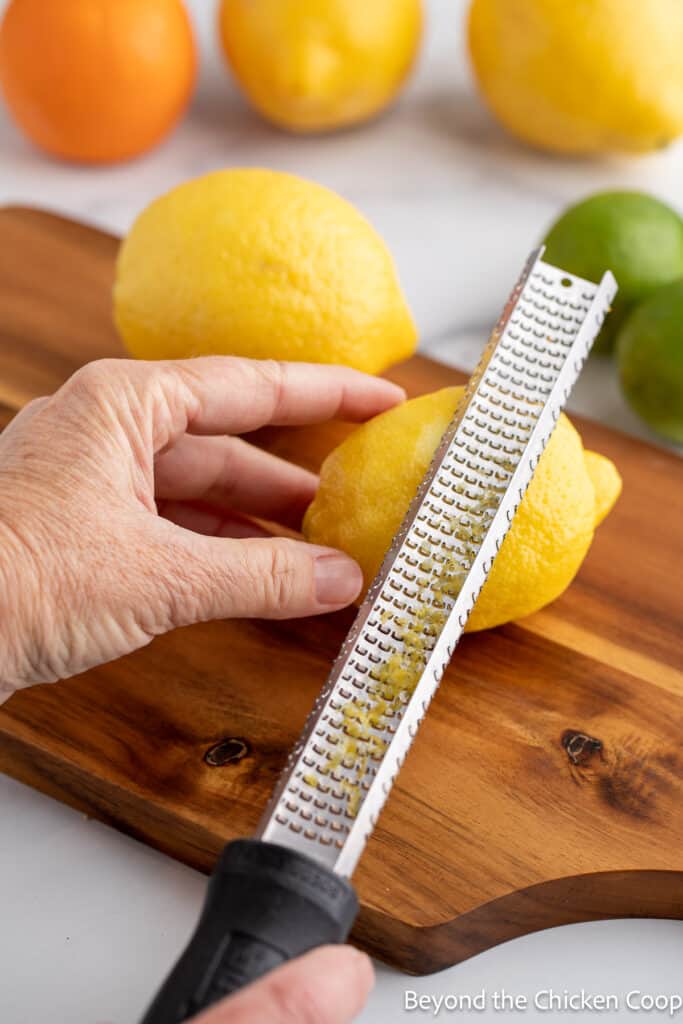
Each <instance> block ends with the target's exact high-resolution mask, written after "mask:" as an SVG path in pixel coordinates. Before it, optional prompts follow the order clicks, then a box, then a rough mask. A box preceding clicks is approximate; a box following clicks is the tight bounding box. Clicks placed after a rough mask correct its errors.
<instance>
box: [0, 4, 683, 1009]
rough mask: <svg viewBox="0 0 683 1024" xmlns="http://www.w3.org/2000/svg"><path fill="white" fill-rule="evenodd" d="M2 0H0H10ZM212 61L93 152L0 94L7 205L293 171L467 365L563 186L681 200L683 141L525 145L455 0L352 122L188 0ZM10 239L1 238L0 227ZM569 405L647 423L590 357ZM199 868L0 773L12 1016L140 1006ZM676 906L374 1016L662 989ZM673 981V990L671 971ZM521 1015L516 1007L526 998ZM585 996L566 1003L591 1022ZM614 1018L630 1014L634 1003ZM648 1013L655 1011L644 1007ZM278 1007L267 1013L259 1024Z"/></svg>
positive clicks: (561, 942) (74, 209)
mask: <svg viewBox="0 0 683 1024" xmlns="http://www.w3.org/2000/svg"><path fill="white" fill-rule="evenodd" d="M4 6H5V2H4V0H0V10H1V9H2V8H3V7H4ZM190 6H191V7H192V9H193V12H194V13H195V16H196V21H197V25H198V29H199V32H200V35H201V39H202V47H203V52H204V67H203V71H202V78H201V83H200V89H199V92H198V95H197V98H196V101H195V103H194V105H193V109H192V111H191V114H190V116H189V117H188V119H187V120H186V121H185V122H184V124H183V125H182V126H181V127H180V129H179V130H178V131H177V132H176V134H175V135H174V136H173V137H172V138H171V139H170V140H169V141H168V142H167V143H166V144H165V145H164V146H163V147H161V148H160V149H159V150H157V151H156V152H154V153H152V154H151V155H149V156H148V157H145V158H144V159H141V160H138V161H136V162H134V163H131V164H129V165H126V166H121V167H115V168H105V169H101V170H93V169H81V168H75V167H71V166H67V165H62V164H57V163H51V162H49V161H48V160H46V159H44V158H43V157H42V156H40V155H39V154H38V153H36V152H35V151H34V150H33V149H32V148H31V147H30V146H29V145H28V144H27V143H25V142H24V141H23V139H22V138H21V137H20V136H19V135H18V134H17V133H16V131H15V130H14V129H13V127H12V126H11V125H10V124H9V122H8V121H7V119H6V118H5V116H4V114H3V112H2V111H1V110H0V203H2V204H6V203H24V204H26V203H29V204H33V205H40V206H46V207H50V208H53V209H56V210H59V211H62V212H66V213H68V214H71V215H73V216H75V217H78V218H80V219H83V220H87V221H91V222H93V223H95V224H98V225H100V226H103V227H105V228H108V229H110V230H115V231H119V232H121V231H125V230H126V229H127V227H128V226H129V225H130V223H131V221H132V219H133V218H134V217H135V215H136V214H137V212H138V211H139V210H140V209H141V208H142V207H143V206H144V205H145V204H146V203H147V202H148V201H149V200H150V199H151V198H152V197H154V196H156V195H157V194H158V193H160V192H163V191H165V190H166V189H167V188H169V187H171V186H172V185H174V184H176V183H177V182H180V181H182V180H184V179H186V178H188V177H192V176H195V175H198V174H201V173H203V172H204V171H208V170H212V169H215V168H217V167H221V166H228V165H235V164H241V165H261V166H268V167H274V168H280V169H282V170H288V171H293V172H296V173H300V174H303V175H306V176H308V177H311V178H314V179H316V180H318V181H320V182H322V183H323V184H326V185H328V186H330V187H332V188H334V189H336V190H337V191H339V192H340V193H342V194H343V195H344V196H345V197H347V198H348V199H350V200H351V201H353V202H354V203H355V204H356V205H357V206H358V207H360V209H361V210H363V211H364V212H365V213H366V214H367V216H368V217H369V218H370V220H371V221H372V222H373V223H374V225H375V226H376V227H377V228H378V230H379V231H380V232H381V234H382V235H383V236H384V238H385V239H386V240H387V242H388V244H389V246H390V247H391V249H392V251H393V253H394V256H395V258H396V261H397V263H398V267H399V272H400V275H401V279H402V281H403V285H404V287H405V290H406V292H407V295H408V299H409V302H410V304H411V306H412V308H413V311H414V313H415V315H416V318H417V322H418V325H419V328H420V334H421V338H422V347H423V349H424V350H425V351H427V352H429V353H431V354H433V355H435V356H437V357H438V358H440V359H443V360H444V361H448V362H452V363H453V364H455V365H458V366H461V367H463V368H465V369H467V368H469V367H471V366H472V365H473V364H474V362H476V358H477V355H478V352H479V350H480V347H481V344H482V342H483V341H484V339H485V337H486V334H487V332H488V329H489V328H490V326H491V324H492V323H493V321H494V320H495V319H496V317H497V315H498V313H499V310H500V306H501V304H502V301H503V299H504V298H505V296H506V295H507V293H508V291H509V289H510V286H511V284H512V282H513V280H514V279H515V277H516V276H517V273H518V270H519V267H520V265H521V263H522V260H523V258H524V256H525V255H526V253H527V252H528V250H529V249H530V248H531V247H532V246H533V245H534V244H536V243H537V242H538V240H539V238H540V237H541V236H542V235H543V233H544V230H545V228H546V226H547V225H548V224H549V223H550V222H551V221H552V219H553V218H554V217H555V216H556V215H557V213H558V212H559V210H560V209H561V208H562V207H563V206H564V205H565V204H566V203H568V202H570V201H574V200H575V199H576V198H578V197H580V196H582V195H584V194H587V193H590V192H592V191H595V190H597V189H600V188H610V187H622V188H623V187H625V188H640V189H646V190H650V191H653V192H654V193H656V194H657V195H659V196H661V197H662V198H664V199H667V200H669V201H670V202H672V203H674V204H675V205H677V206H678V207H679V208H683V148H681V147H680V146H679V147H676V148H674V149H672V150H670V151H668V152H667V153H663V154H657V155H655V156H652V157H647V158H644V159H640V160H611V161H605V162H602V163H595V162H593V163H582V162H573V161H560V160H556V159H552V158H550V157H548V156H545V155H543V154H538V153H535V152H532V151H529V150H526V149H523V148H522V147H520V146H518V145H516V144H515V143H514V141H512V140H510V139H508V138H506V137H505V136H504V135H503V134H502V133H501V131H500V130H499V129H498V128H497V127H496V126H495V125H494V124H493V123H492V122H491V121H490V119H489V118H488V116H487V115H486V113H485V111H484V110H483V109H482V107H481V105H480V103H479V102H478V100H477V99H476V98H475V97H474V96H473V95H472V92H471V86H470V84H469V81H468V71H467V64H466V59H465V56H464V51H463V47H462V33H461V23H462V13H463V9H464V7H465V4H464V2H463V0H431V3H429V9H430V15H431V17H430V23H429V29H428V36H427V39H426V44H425V46H424V48H423V53H422V58H421V62H420V67H419V69H418V72H417V74H416V75H415V77H414V79H413V81H412V83H411V85H410V87H409V88H408V90H407V92H406V93H405V94H404V97H403V99H402V101H401V103H400V104H399V105H398V107H397V108H395V109H394V110H393V111H392V112H391V113H390V114H389V115H388V116H386V117H384V118H382V119H381V120H379V121H377V122H376V123H374V124H371V125H369V126H367V127H365V128H361V129H359V130H356V131H353V132H345V133H343V134H340V135H336V136H334V135H331V136H327V137H324V138H306V139H298V138H290V137H288V136H286V135H284V134H282V133H280V132H278V131H276V130H274V129H271V128H269V127H268V126H266V125H264V124H263V123H262V122H260V121H259V120H258V119H257V118H256V117H255V116H254V115H252V114H251V113H250V112H249V111H248V110H246V108H245V107H244V105H243V103H242V101H241V100H240V99H239V97H238V96H237V95H236V93H235V91H234V88H233V86H232V85H231V83H230V81H229V79H228V76H227V74H226V72H225V71H224V70H223V68H222V66H221V61H220V58H219V56H218V53H217V50H216V43H215V39H214V36H213V32H212V20H213V8H214V4H213V3H210V2H209V0H192V2H191V3H190ZM0 244H2V239H0ZM571 408H573V409H574V410H575V411H580V412H582V413H586V414H588V415H590V416H593V417H594V418H596V419H600V420H602V421H604V422H606V423H609V424H610V425H612V426H615V427H618V428H619V429H622V430H627V431H630V432H632V433H634V434H638V435H639V436H642V437H647V438H649V439H650V440H653V438H651V437H650V436H649V434H648V432H647V431H646V430H645V428H643V427H642V426H641V425H640V424H639V422H638V421H637V419H636V418H635V416H634V415H633V414H632V413H630V411H629V410H628V409H627V408H626V407H625V405H624V403H623V401H622V399H621V397H620V395H619V391H618V387H617V384H616V380H615V374H614V372H613V369H612V368H611V367H610V365H609V363H601V362H596V361H593V362H591V363H590V365H589V366H588V367H587V368H586V370H585V371H584V375H583V377H582V379H581V381H580V384H579V386H578V387H577V390H576V392H575V394H574V396H573V399H572V402H571ZM203 890H204V879H203V878H202V877H201V876H200V875H198V874H197V873H195V872H193V871H190V870H189V869H187V868H185V867H183V866H181V865H179V864H176V863H175V862H173V861H172V860H170V859H168V858H167V857H164V856H162V855H161V854H159V853H157V852H155V851H153V850H150V849H147V848H146V847H145V846H143V845H141V844H139V843H136V842H134V841H133V840H131V839H128V838H126V837H125V836H121V835H119V834H118V833H117V832H115V831H113V830H111V829H108V828H105V827H104V826H102V825H99V824H97V823H95V822H91V821H87V820H85V819H84V818H83V817H82V816H80V815H78V814H76V813H74V812H73V811H71V810H68V809H67V808H65V807H62V806H61V805H60V804H57V803H55V802H53V801H51V800H49V799H47V798H46V797H43V796H41V795H39V794H36V793H34V792H32V791H30V790H28V789H26V788H24V787H22V786H20V785H18V784H17V783H14V782H12V781H10V780H9V779H5V778H2V777H0V1021H1V1022H2V1024H39V1022H41V1021H49V1022H50V1024H134V1022H135V1021H136V1020H137V1019H138V1017H139V1014H140V1012H141V1010H142V1008H143V1006H144V1004H145V1002H146V1001H147V999H148V997H149V996H150V994H151V993H152V990H153V989H154V987H155V984H156V982H157V981H158V980H159V979H160V978H161V976H162V975H163V974H164V972H165V971H166V969H167V968H168V967H169V966H170V964H171V962H172V960H173V958H174V956H175V955H176V954H177V952H178V951H179V949H180V947H181V946H182V944H183V942H184V941H185V939H186V938H187V936H188V934H189V932H190V929H191V927H192V925H193V923H194V920H195V918H196V915H197V913H198V909H199V906H200V903H201V899H202V894H203ZM682 942H683V923H680V922H670V921H640V922H639V921H613V922H598V923H594V924H585V925H574V926H572V927H568V928H562V929H555V930H553V931H549V932H543V933H540V934H537V935H532V936H528V937H526V938H524V939H519V940H517V941H515V942H511V943H508V944H506V945H504V946H500V947H498V948H497V949H494V950H491V951H490V952H488V953H485V954H483V955H481V956H479V957H475V958H474V959H472V960H470V961H468V962H466V963H464V964H461V965H459V966H457V967H454V968H451V969H450V970H448V971H445V972H443V973H442V974H440V975H433V976H431V977H429V978H425V979H410V978H406V977H404V976H402V975H400V974H398V973H396V972H394V971H391V970H389V969H386V968H380V969H379V976H378V985H377V988H376V990H375V993H374V994H373V996H372V998H371V1000H370V1003H369V1005H368V1007H367V1009H366V1011H365V1012H364V1013H363V1015H362V1016H361V1018H359V1019H360V1021H361V1022H362V1024H395V1022H397V1021H398V1020H403V1019H404V1017H405V1019H406V1020H422V1019H424V1020H428V1019H433V1018H432V1017H430V1016H429V1014H428V1013H423V1012H419V1011H412V1012H408V1011H403V1010H402V1006H403V993H404V990H405V989H407V988H410V989H415V990H418V991H419V992H420V993H426V994H432V995H446V994H448V993H460V994H469V995H472V996H474V995H476V994H477V993H479V992H481V990H482V989H486V990H487V993H488V997H489V999H488V1009H487V1011H486V1012H484V1013H482V1012H479V1013H477V1012H471V1013H467V1012H461V1013H458V1014H452V1013H446V1011H445V1010H444V1011H443V1012H442V1013H441V1014H440V1018H438V1019H443V1018H446V1019H451V1018H452V1017H457V1019H459V1020H489V1019H499V1018H502V1017H504V1016H505V1014H503V1013H494V1011H493V1008H492V1005H491V995H492V993H493V992H494V991H500V990H501V989H505V990H506V991H507V992H510V993H512V994H513V995H522V996H523V995H526V996H527V997H528V998H529V1002H530V1008H529V1009H528V1010H527V1011H526V1012H523V1013H520V1014H519V1016H520V1017H522V1018H523V1019H525V1020H526V1019H536V1018H538V1019H547V1018H548V1017H549V1016H550V1015H549V1014H548V1013H545V1012H543V1011H542V1010H540V1009H539V1010H534V1009H533V997H534V994H535V993H536V992H539V991H541V990H544V989H550V988H552V989H554V990H555V991H558V992H560V993H561V992H562V991H563V990H565V989H566V990H568V991H569V992H572V993H574V992H580V991H581V989H584V990H585V991H587V992H589V993H593V994H596V993H597V994H611V993H613V994H615V995H617V996H619V999H620V1003H622V1004H623V1000H624V998H625V996H626V994H627V993H628V992H629V991H631V990H634V989H641V990H642V991H644V992H650V993H654V994H658V993H668V992H672V991H675V990H676V984H677V982H678V984H679V986H680V975H681V971H680V964H681V943H682ZM679 991H680V988H679ZM515 1016H517V1014H515ZM594 1016H595V1013H594V1012H590V1011H588V1010H583V1011H578V1012H573V1013H571V1019H573V1020H576V1021H589V1020H593V1018H594ZM604 1016H605V1017H607V1018H608V1019H618V1018H621V1019H623V1018H624V1017H625V1016H629V1017H630V1016H631V1014H630V1013H629V1012H628V1010H626V1009H622V1010H620V1011H619V1013H618V1014H615V1013H605V1014H604ZM643 1016H647V1017H648V1019H650V1020H651V1019H653V1018H655V1019H663V1018H664V1017H665V1016H666V1014H665V1013H657V1012H654V1013H651V1014H649V1015H645V1014H644V1015H643ZM264 1024H267V1022H264Z"/></svg>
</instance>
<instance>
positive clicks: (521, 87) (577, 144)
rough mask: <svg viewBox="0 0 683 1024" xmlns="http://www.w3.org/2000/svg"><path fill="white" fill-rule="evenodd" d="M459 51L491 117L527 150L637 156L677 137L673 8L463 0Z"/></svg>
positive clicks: (679, 68)
mask: <svg viewBox="0 0 683 1024" xmlns="http://www.w3.org/2000/svg"><path fill="white" fill-rule="evenodd" d="M469 48H470V55H471V59H472V64H473V67H474V71H475V75H476V77H477V80H478V82H479V86H480V88H481V91H482V93H483V96H484V99H485V100H486V102H487V103H488V105H489V107H490V108H491V110H492V112H493V113H494V114H495V116H496V117H497V118H498V119H499V120H500V121H501V123H502V124H503V125H504V126H505V127H506V128H507V129H508V130H509V131H510V132H511V133H512V134H513V135H516V136H517V137H518V138H520V139H522V140H524V141H525V142H528V143H531V144H532V145H534V146H539V147H541V148H542V149H548V150H552V151H555V152H559V153H575V154H588V153H609V152H612V151H617V152H636V153H637V152H645V151H647V150H652V149H659V148H661V147H662V146H665V145H667V144H668V143H669V142H671V141H672V140H673V139H675V138H676V137H677V136H678V135H680V134H681V132H683V60H681V53H683V4H681V3H680V0H647V2H643V0H591V2H586V0H581V2H575V3H570V2H567V0H473V2H472V6H471V8H470V16H469Z"/></svg>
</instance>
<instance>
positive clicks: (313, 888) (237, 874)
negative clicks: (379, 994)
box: [142, 839, 358, 1024]
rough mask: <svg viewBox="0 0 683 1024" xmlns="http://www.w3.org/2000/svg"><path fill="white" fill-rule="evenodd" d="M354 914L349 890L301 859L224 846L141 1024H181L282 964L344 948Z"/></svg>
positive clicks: (252, 843) (242, 845)
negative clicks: (188, 932) (189, 931)
mask: <svg viewBox="0 0 683 1024" xmlns="http://www.w3.org/2000/svg"><path fill="white" fill-rule="evenodd" d="M357 913H358V900H357V899H356V894H355V893H354V891H353V889H352V887H351V886H350V884H349V883H348V882H347V881H346V880H345V879H343V878H339V877H338V876H337V875H335V874H333V872H331V871H329V870H328V869H327V868H325V867H323V866H322V864H317V863H316V862H315V861H313V860H311V859H310V858H308V857H306V856H304V854H302V853H296V852H295V851H293V850H288V849H287V848H286V847H284V846H276V845H275V844H274V843H263V842H260V841H258V840H252V839H239V840H237V841H235V842H233V843H229V844H228V845H227V846H226V847H225V849H224V850H223V853H222V854H221V857H220V860H219V861H218V864H217V865H216V868H215V869H214V872H213V874H212V876H211V880H210V882H209V887H208V892H207V897H206V902H205V904H204V908H203V910H202V914H201V917H200V919H199V923H198V925H197V928H196V929H195V932H194V935H193V936H192V938H191V939H190V942H189V944H188V946H187V948H186V949H185V952H184V953H183V954H182V955H181V957H180V959H179V960H178V963H177V964H176V966H175V967H174V968H173V970H172V971H171V974H170V975H169V976H168V978H167V979H166V981H165V983H164V985H163V987H162V988H161V990H160V991H159V993H158V995H157V997H156V999H155V1000H154V1002H153V1003H152V1005H151V1006H150V1008H149V1010H148V1011H147V1013H146V1014H145V1016H144V1018H143V1021H142V1024H181V1022H182V1021H186V1020H188V1019H189V1018H190V1017H193V1016H194V1015H195V1014H196V1013H199V1011H200V1010H202V1009H204V1008H205V1007H207V1006H210V1005H211V1004H212V1003H215V1002H216V1001H217V1000H219V999H222V998H223V996H226V995H228V994H229V993H230V992H235V991H236V990H237V989H239V988H242V987H243V986H244V985H248V984H249V982H251V981H255V980H256V979H257V978H260V977H261V976H262V975H263V974H266V973H267V972H268V971H270V970H272V969H273V968H274V967H277V966H278V965H279V964H281V963H284V962H285V961H286V960H291V959H292V958H293V957H296V956H300V955H301V954H302V953H305V952H307V950H309V949H313V948H314V947H316V946H322V945H325V944H326V943H329V942H344V940H345V939H346V937H347V935H348V933H349V931H350V930H351V925H352V924H353V921H354V919H355V917H356V914H357Z"/></svg>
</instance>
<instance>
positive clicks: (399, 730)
mask: <svg viewBox="0 0 683 1024" xmlns="http://www.w3.org/2000/svg"><path fill="white" fill-rule="evenodd" d="M541 255H542V250H538V251H537V252H534V253H532V255H531V257H530V258H529V260H528V261H527V264H526V266H525V268H524V272H523V274H522V275H521V277H520V280H519V281H518V283H517V285H516V286H515V288H514V289H513V292H512V294H511V296H510V298H509V299H508V302H507V304H506V306H505V309H504V311H503V314H502V316H501V318H500V320H499V321H498V323H497V324H496V326H495V328H494V330H493V333H492V335H491V338H490V341H489V343H488V345H487V346H486V348H485V350H484V353H483V355H482V358H481V361H480V363H479V366H478V367H477V369H476V370H475V372H474V374H473V375H472V377H471V379H470V381H469V384H468V386H467V388H466V391H465V394H464V396H463V399H462V401H461V403H460V405H459V407H458V409H457V411H456V414H455V416H454V418H453V420H452V422H451V424H450V426H449V428H448V429H447V431H446V433H445V434H444V437H443V440H442V442H441V444H440V446H439V448H438V450H437V452H436V454H435V456H434V460H433V462H432V465H431V467H430V469H429V471H428V473H427V474H426V476H425V479H424V481H423V483H422V485H421V487H420V488H419V490H418V493H417V495H416V496H415V498H414V500H413V502H412V504H411V506H410V509H409V510H408V513H407V515H406V517H405V519H404V522H403V524H402V526H401V528H400V530H399V531H398V533H397V535H396V537H395V538H394V541H393V543H392V545H391V547H390V549H389V551H388V553H387V555H386V558H385V560H384V562H383V565H382V567H381V569H380V572H379V573H378V575H377V577H376V579H375V581H374V582H373V584H372V586H371V587H370V589H369V591H368V594H367V596H366V598H365V600H364V602H363V604H362V606H361V608H360V610H359V612H358V615H357V617H356V620H355V622H354V624H353V626H352V628H351V630H350V631H349V634H348V636H347V637H346V639H345V641H344V643H343V644H342V647H341V650H340V652H339V655H338V657H337V659H336V661H335V663H334V665H333V667H332V671H331V673H330V676H329V678H328V680H327V683H326V684H325V686H324V687H323V690H322V692H321V693H320V695H319V697H318V699H317V700H316V702H315V706H314V708H313V711H312V713H311V715H310V717H309V720H308V723H307V725H306V727H305V729H304V732H303V734H302V737H301V739H300V740H299V742H298V743H297V744H296V746H295V747H294V749H293V750H292V752H291V754H290V756H289V758H288V760H287V764H286V766H285V769H284V771H283V773H282V776H281V779H280V782H279V783H278V786H277V787H276V789H275V792H274V794H273V798H272V800H271V802H270V804H269V806H268V808H267V810H266V813H265V814H264V817H263V819H262V822H261V826H260V828H259V833H258V834H259V837H260V838H261V839H265V840H270V841H272V842H276V843H279V844H281V845H284V846H289V847H293V848H295V849H298V850H300V851H301V852H304V853H306V854H308V855H309V856H311V857H313V858H314V859H317V860H319V861H321V862H323V863H324V864H326V865H327V866H328V867H330V868H332V869H333V870H334V871H336V872H338V873H339V874H343V875H349V874H351V872H352V871H353V869H354V867H355V864H356V862H357V860H358V858H359V856H360V854H361V852H362V850H363V847H364V845H365V842H366V840H367V838H368V837H369V835H370V833H371V831H372V829H373V827H374V824H375V821H376V819H377V815H378V814H379V811H380V810H381V808H382V806H383V804H384V801H385V799H386V796H387V795H388V793H389V791H390V789H391V785H392V784H393V781H394V779H395V777H396V774H397V772H398V770H399V768H400V767H401V765H402V763H403V760H404V758H405V756H406V754H407V751H408V749H409V747H410V744H411V742H412V739H413V738H414V736H415V734H416V732H417V729H418V727H419V724H420V721H421V720H422V718H423V716H424V714H425V712H426V710H427V708H428V706H429V703H430V701H431V698H432V696H433V694H434V692H435V691H436V689H437V687H438V684H439V682H440V680H441V676H442V675H443V672H444V670H445V668H446V665H447V664H448V662H449V661H450V658H451V656H452V654H453V651H454V649H455V646H456V644H457V642H458V640H459V638H460V635H461V633H462V631H463V629H464V626H465V623H466V621H467V617H468V615H469V613H470V611H471V609H472V607H473V605H474V603H475V601H476V598H477V596H478V594H479V592H480V590H481V587H482V586H483V584H484V582H485V580H486V577H487V575H488V572H489V571H490V568H491V566H492V564H493V560H494V558H495V555H496V553H497V551H498V550H499V549H500V546H501V544H502V541H503V539H504V537H505V534H506V533H507V530H508V529H509V526H510V523H511V522H512V519H513V516H514V513H515V511H516V508H517V506H518V505H519V502H520V501H521V499H522V497H523V495H524V492H525V490H526V487H527V485H528V483H529V480H530V479H531V476H532V473H533V470H534V469H535V466H536V465H537V463H538V460H539V458H540V456H541V453H542V451H543V448H544V446H545V443H546V441H547V440H548V437H549V436H550V434H551V433H552V430H553V428H554V425H555V423H556V422H557V419H558V417H559V413H560V410H561V408H562V405H563V404H564V401H565V400H566V398H567V395H568V393H569V391H570V389H571V387H572V385H573V383H574V381H575V379H576V377H577V376H578V373H579V372H580V369H581V366H582V364H583V361H584V360H585V358H586V356H587V354H588V352H589V350H590V347H591V345H592V342H593V340H594V339H595V336H596V335H597V333H598V331H599V329H600V326H601V325H602V321H603V319H604V316H605V314H606V312H607V309H608V306H609V303H610V302H611V300H612V298H613V296H614V294H615V291H616V285H615V282H614V279H613V278H612V276H611V274H606V275H605V277H604V278H603V281H602V283H601V284H600V285H594V284H591V283H590V282H588V281H584V280H582V279H580V278H577V277H575V276H574V275H571V274H568V273H566V272H565V271H563V270H561V269H559V268H556V267H553V266H551V265H550V264H547V263H545V262H543V260H542V259H541Z"/></svg>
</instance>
